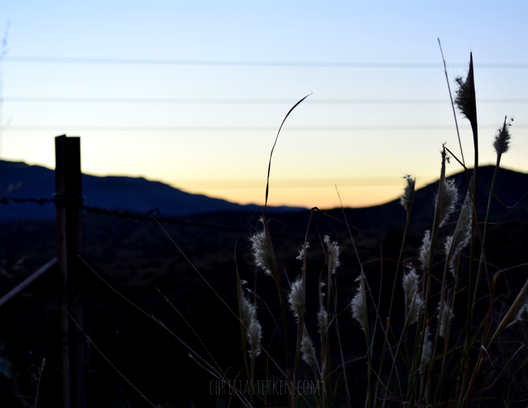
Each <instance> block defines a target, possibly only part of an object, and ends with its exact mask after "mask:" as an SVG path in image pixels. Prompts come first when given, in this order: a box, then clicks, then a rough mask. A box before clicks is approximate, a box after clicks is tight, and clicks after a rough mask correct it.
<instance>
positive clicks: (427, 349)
mask: <svg viewBox="0 0 528 408" xmlns="http://www.w3.org/2000/svg"><path fill="white" fill-rule="evenodd" d="M432 346H433V345H432V342H431V339H430V338H429V326H427V327H426V328H425V339H424V344H423V350H422V358H421V361H420V363H421V364H420V374H421V376H422V379H423V378H425V376H424V374H425V370H424V369H425V365H426V364H427V362H428V361H429V360H430V359H431V355H432V354H433V347H432Z"/></svg>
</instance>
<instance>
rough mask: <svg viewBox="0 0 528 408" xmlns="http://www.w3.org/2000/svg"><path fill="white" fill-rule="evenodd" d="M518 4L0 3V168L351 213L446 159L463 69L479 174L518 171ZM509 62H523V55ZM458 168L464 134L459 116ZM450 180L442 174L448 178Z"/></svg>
mask: <svg viewBox="0 0 528 408" xmlns="http://www.w3.org/2000/svg"><path fill="white" fill-rule="evenodd" d="M527 9H528V3H526V2H524V1H501V2H491V1H469V0H468V1H462V2H461V1H443V2H424V1H405V2H393V1H369V2H366V1H351V0H348V1H332V0H330V1H326V2H321V1H307V0H304V1H285V0H283V1H274V0H267V1H265V2H264V1H251V2H248V1H228V0H226V1H222V2H220V1H200V0H196V1H192V2H191V1H174V0H173V1H159V0H150V1H148V2H147V1H130V0H127V1H112V0H105V1H99V0H90V1H71V0H69V1H51V0H50V1H46V0H42V1H36V0H16V1H15V0H4V1H3V2H2V6H1V8H0V30H1V33H3V39H4V43H3V47H2V55H3V58H2V60H1V61H0V63H1V66H0V68H1V72H0V74H1V81H2V86H1V89H0V96H1V97H2V99H1V105H0V108H1V109H0V123H1V124H2V130H1V133H0V157H1V158H2V159H5V160H13V161H24V162H26V163H28V164H38V165H44V166H47V167H50V168H53V167H54V163H55V159H54V137H55V136H57V135H62V134H66V135H68V136H81V150H82V169H83V171H84V172H85V173H88V174H94V175H127V176H132V177H145V178H147V179H150V180H158V181H162V182H165V183H168V184H170V185H172V186H174V187H177V188H180V189H182V190H184V191H187V192H191V193H200V194H206V195H209V196H212V197H218V198H224V199H227V200H230V201H233V202H238V203H244V204H245V203H256V204H263V202H264V195H265V185H266V175H267V169H268V160H269V157H270V151H271V148H272V146H273V143H274V141H275V137H276V135H277V131H278V129H279V126H280V124H281V122H282V120H283V119H284V117H285V115H286V114H287V112H288V111H289V110H290V109H291V107H292V106H293V105H294V104H295V103H296V102H297V101H299V100H300V99H302V98H303V97H305V96H306V95H310V96H308V98H307V99H306V100H305V101H304V102H302V103H301V104H300V105H298V106H297V107H296V108H295V110H294V111H293V112H292V113H291V114H290V116H289V117H288V119H287V120H286V122H285V124H284V126H283V128H282V131H281V133H280V136H279V139H278V141H277V145H276V147H275V150H274V153H273V159H272V168H271V178H270V196H269V204H270V205H295V206H304V207H308V208H311V207H315V206H317V207H319V208H331V207H337V206H340V200H341V202H342V204H343V205H344V206H351V207H361V206H370V205H376V204H381V203H384V202H387V201H390V200H393V199H395V198H397V197H399V195H401V192H402V190H403V186H404V175H406V174H410V175H412V176H414V177H416V178H417V185H418V186H419V187H420V186H423V185H425V184H428V183H430V182H433V181H435V180H436V179H438V177H439V172H440V150H441V148H442V144H443V143H446V146H447V147H448V148H449V149H450V150H452V151H453V153H454V154H455V155H457V157H458V158H461V150H460V146H459V139H458V136H457V132H456V128H455V119H454V115H453V109H452V106H451V102H450V96H449V88H448V82H447V81H446V75H445V72H444V68H443V64H442V55H441V52H440V48H439V44H438V38H439V39H440V41H441V44H442V49H443V53H444V57H445V60H446V64H447V74H448V78H449V85H450V87H451V90H452V92H454V91H455V90H456V82H455V78H456V77H458V76H465V75H466V73H467V69H468V62H469V56H470V53H471V52H472V53H473V60H474V66H475V82H476V95H477V104H478V118H479V132H480V157H481V164H492V163H494V162H495V156H494V151H493V148H492V142H493V139H494V137H495V135H496V132H497V129H498V128H499V127H500V126H501V125H502V123H503V121H504V117H505V115H508V117H513V118H514V122H513V126H512V127H511V134H512V142H511V149H510V151H509V152H508V153H507V155H505V156H504V157H503V159H502V162H501V163H502V165H503V166H504V167H506V168H510V169H513V170H517V171H521V172H524V173H526V172H528V160H527V158H528V118H527V117H526V116H527V115H528V109H527V107H528V52H527V51H526V40H527V39H528V25H527V24H526V15H527V11H528V10H527ZM523 50H524V51H523ZM457 120H458V123H459V126H460V138H461V145H462V151H463V155H464V157H465V158H466V160H468V159H469V161H471V159H470V158H471V157H472V156H473V147H472V135H471V131H470V128H469V125H468V123H467V120H465V119H464V118H463V117H462V116H461V115H460V114H459V113H458V112H457ZM459 171H461V167H460V165H458V164H457V163H456V160H451V164H450V165H449V166H448V173H449V174H453V173H456V172H459Z"/></svg>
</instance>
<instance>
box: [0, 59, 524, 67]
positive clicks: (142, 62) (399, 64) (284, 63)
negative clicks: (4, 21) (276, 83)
mask: <svg viewBox="0 0 528 408" xmlns="http://www.w3.org/2000/svg"><path fill="white" fill-rule="evenodd" d="M3 60H4V61H5V62H40V63H42V62H44V63H74V64H135V65H182V66H185V65H189V66H196V65H200V66H244V67H314V68H436V69H438V68H441V69H442V68H443V64H442V63H440V62H435V63H422V62H339V61H327V62H325V61H248V60H180V59H149V58H76V57H33V56H19V57H17V56H5V57H3ZM447 66H448V67H450V68H467V66H468V64H467V63H450V64H447ZM475 67H477V68H500V69H505V68H506V69H526V68H528V64H525V63H479V64H475Z"/></svg>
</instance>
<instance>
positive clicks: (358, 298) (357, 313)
mask: <svg viewBox="0 0 528 408" xmlns="http://www.w3.org/2000/svg"><path fill="white" fill-rule="evenodd" d="M364 292H365V290H364V289H363V282H362V280H360V281H359V286H358V288H357V291H356V294H355V296H354V297H353V298H352V300H351V302H350V306H351V309H352V317H353V318H354V319H356V320H357V321H358V323H359V324H360V325H361V327H362V329H363V330H365V327H366V326H367V308H366V302H365V301H366V299H365V297H364Z"/></svg>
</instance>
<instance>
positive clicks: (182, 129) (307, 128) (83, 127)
mask: <svg viewBox="0 0 528 408" xmlns="http://www.w3.org/2000/svg"><path fill="white" fill-rule="evenodd" d="M498 127H499V126H498V125H492V124H484V125H479V128H481V129H497V128H498ZM459 128H461V129H466V128H467V129H469V126H466V125H462V126H459ZM527 128H528V124H518V123H516V124H515V129H527ZM65 129H67V130H68V131H85V132H270V131H276V130H277V127H276V126H107V125H101V126H89V125H44V126H40V125H31V126H24V125H20V126H9V127H7V128H5V129H4V132H50V131H59V132H62V131H64V130H65ZM453 129H454V127H453V125H386V126H383V125H356V126H287V127H285V130H288V131H293V132H350V131H387V132H390V131H406V132H413V131H424V130H430V131H433V130H434V131H437V130H453Z"/></svg>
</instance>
